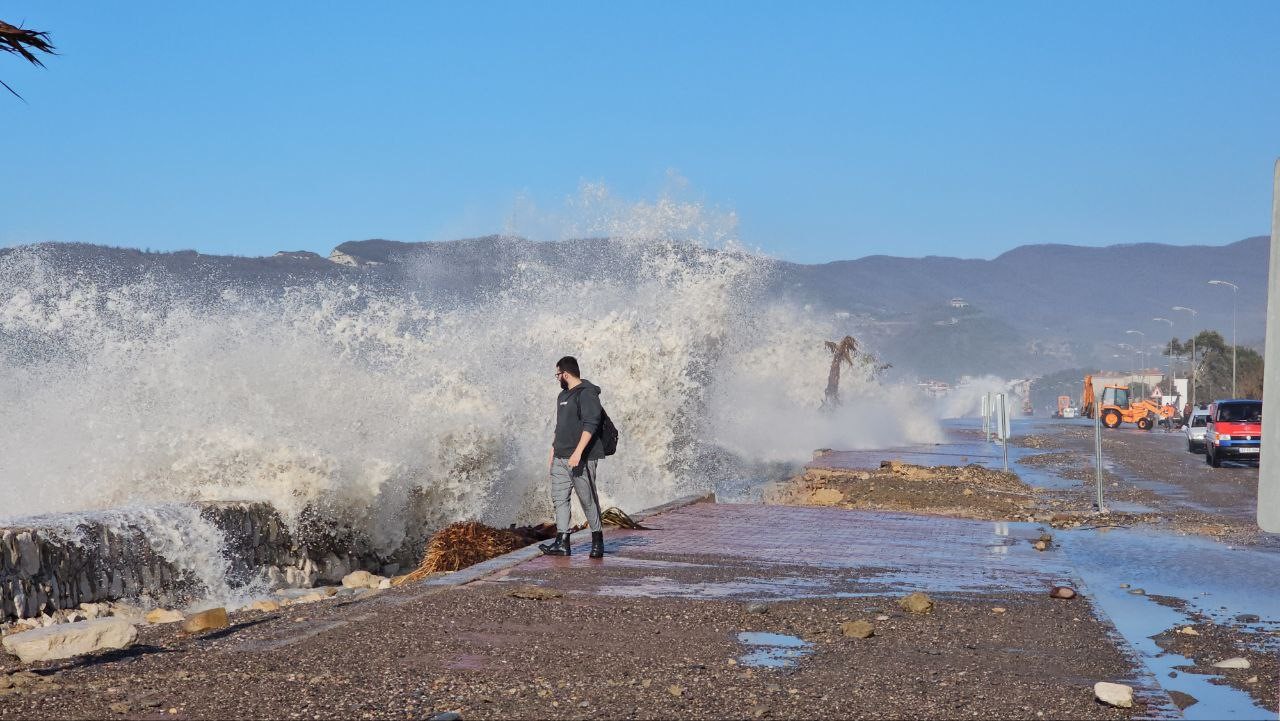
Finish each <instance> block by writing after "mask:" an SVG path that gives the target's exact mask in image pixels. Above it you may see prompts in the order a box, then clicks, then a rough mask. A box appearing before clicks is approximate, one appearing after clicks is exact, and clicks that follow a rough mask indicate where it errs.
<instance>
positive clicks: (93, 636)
mask: <svg viewBox="0 0 1280 721" xmlns="http://www.w3.org/2000/svg"><path fill="white" fill-rule="evenodd" d="M136 640H138V629H136V628H134V626H133V624H132V623H129V622H128V621H125V620H123V619H119V618H100V619H96V620H93V621H79V622H76V623H63V624H58V625H56V626H49V627H48V628H37V629H35V630H33V631H23V632H22V633H14V634H10V635H8V636H5V637H4V640H3V644H4V649H5V650H6V651H8V652H9V653H12V654H13V655H15V656H17V657H18V658H19V659H21V660H22V662H23V663H34V662H36V661H54V660H57V659H60V658H72V657H75V656H83V655H84V654H86V653H93V652H94V651H103V650H108V649H119V648H128V647H129V646H131V645H133V642H134V641H136Z"/></svg>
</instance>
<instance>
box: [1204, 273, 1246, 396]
mask: <svg viewBox="0 0 1280 721" xmlns="http://www.w3.org/2000/svg"><path fill="white" fill-rule="evenodd" d="M1209 285H1225V286H1227V287H1228V288H1230V289H1231V397H1232V398H1235V397H1236V308H1237V307H1239V305H1240V303H1239V300H1240V286H1238V285H1236V284H1235V283H1231V282H1229V281H1225V280H1211V281H1209Z"/></svg>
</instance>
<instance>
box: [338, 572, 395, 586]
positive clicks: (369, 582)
mask: <svg viewBox="0 0 1280 721" xmlns="http://www.w3.org/2000/svg"><path fill="white" fill-rule="evenodd" d="M385 580H387V579H385V578H383V577H382V576H376V575H374V574H372V573H369V572H368V571H352V572H351V573H348V574H347V575H345V576H343V577H342V587H343V588H377V587H378V585H379V584H381V583H382V582H383V581H385Z"/></svg>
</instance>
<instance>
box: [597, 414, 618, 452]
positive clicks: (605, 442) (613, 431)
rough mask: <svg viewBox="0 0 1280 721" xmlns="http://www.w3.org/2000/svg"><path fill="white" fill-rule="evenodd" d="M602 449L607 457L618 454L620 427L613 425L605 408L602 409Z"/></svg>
mask: <svg viewBox="0 0 1280 721" xmlns="http://www.w3.org/2000/svg"><path fill="white" fill-rule="evenodd" d="M600 448H601V449H602V450H603V451H604V454H605V455H606V456H612V455H613V454H615V453H617V452H618V427H617V426H615V425H613V419H612V418H610V417H609V414H608V413H607V412H605V410H604V408H601V409H600Z"/></svg>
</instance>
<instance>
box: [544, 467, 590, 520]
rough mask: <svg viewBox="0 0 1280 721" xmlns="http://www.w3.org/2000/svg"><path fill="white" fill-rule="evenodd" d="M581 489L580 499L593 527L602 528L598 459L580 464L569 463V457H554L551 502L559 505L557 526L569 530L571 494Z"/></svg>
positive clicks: (579, 491)
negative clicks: (597, 481)
mask: <svg viewBox="0 0 1280 721" xmlns="http://www.w3.org/2000/svg"><path fill="white" fill-rule="evenodd" d="M571 491H577V492H578V502H579V503H581V504H582V511H583V513H586V514H587V524H588V525H590V526H591V530H592V531H599V530H600V499H599V498H597V497H596V462H595V461H586V462H584V463H583V464H582V465H581V466H578V467H577V468H570V467H569V459H568V458H555V459H553V460H552V461H551V502H552V503H554V504H555V507H556V530H557V531H559V532H560V533H568V532H569V515H570V514H569V494H570V492H571Z"/></svg>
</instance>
